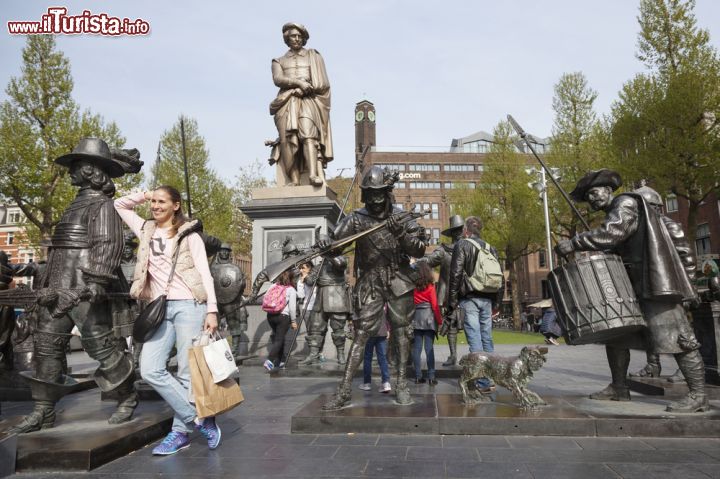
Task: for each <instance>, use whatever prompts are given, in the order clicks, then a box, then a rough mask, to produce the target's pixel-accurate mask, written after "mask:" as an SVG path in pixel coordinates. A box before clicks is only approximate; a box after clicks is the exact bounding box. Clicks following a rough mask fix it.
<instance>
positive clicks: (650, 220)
mask: <svg viewBox="0 0 720 479" xmlns="http://www.w3.org/2000/svg"><path fill="white" fill-rule="evenodd" d="M621 185H622V180H621V178H620V175H619V174H618V173H617V172H614V171H611V170H607V169H603V170H598V171H591V172H589V173H587V174H586V175H585V176H584V177H583V178H581V179H580V181H578V183H577V186H576V187H575V189H574V190H573V191H572V193H570V196H571V197H572V198H573V199H575V200H576V201H585V202H588V203H590V206H591V207H592V209H593V210H595V211H600V210H602V211H604V212H605V214H606V216H605V220H604V221H603V223H602V224H601V225H600V226H598V227H597V228H595V229H592V230H590V231H585V232H582V233H580V234H578V235H577V236H575V237H574V238H572V239H570V240H564V241H561V242H560V243H559V244H558V246H557V251H558V253H559V254H561V255H563V256H568V255H570V253H572V252H573V251H602V252H613V253H616V254H618V255H619V256H620V257H621V258H622V261H623V264H624V265H625V268H626V270H627V273H628V276H629V279H630V282H631V283H632V286H633V289H634V290H635V294H636V295H637V299H638V302H639V304H640V309H641V311H642V316H643V319H644V320H645V323H646V325H647V330H646V331H645V332H644V333H642V334H641V333H632V334H628V335H626V336H624V337H621V338H619V339H611V340H609V341H607V342H606V350H607V351H606V352H607V357H608V363H609V366H610V372H611V374H612V383H611V384H610V385H608V387H606V388H605V389H603V390H602V391H599V392H597V393H594V394H591V395H590V398H591V399H600V400H614V401H629V400H630V392H629V388H628V384H627V372H628V366H629V364H630V348H640V349H642V348H645V347H649V348H650V351H651V352H652V353H659V354H662V353H666V354H672V355H673V356H674V357H675V359H676V361H677V363H678V366H679V367H680V370H681V371H682V373H683V376H684V377H685V380H686V381H687V384H688V388H689V390H690V391H689V393H688V394H687V396H685V397H684V398H682V399H680V400H679V401H675V402H673V403H671V404H669V405H668V407H667V410H668V411H672V412H698V411H705V410H707V409H708V408H709V405H708V399H707V396H706V395H705V372H704V366H703V361H702V358H701V356H700V353H699V351H698V350H699V348H700V344H699V343H698V341H697V339H696V338H695V334H694V333H693V330H692V327H691V326H690V324H689V323H688V320H687V316H686V313H685V310H684V308H683V303H690V302H694V301H696V292H695V290H694V288H693V286H692V284H691V283H690V277H689V275H688V273H687V271H686V268H685V265H684V264H683V259H682V258H681V255H680V254H679V252H678V249H679V245H676V244H675V243H674V240H673V235H672V234H671V233H670V230H671V229H673V228H675V227H674V226H673V227H672V228H671V227H670V226H668V225H669V224H668V223H667V222H665V221H663V219H662V217H661V216H660V214H659V213H658V211H657V208H655V207H653V205H652V203H650V204H649V203H648V201H647V199H646V198H648V196H647V192H645V193H646V194H643V191H640V192H637V193H635V192H633V193H622V194H620V195H617V196H615V197H614V196H613V192H614V191H615V190H617V189H618V188H619V187H620V186H621ZM650 200H651V201H654V202H657V199H656V198H655V197H654V196H653V197H651V198H650ZM675 234H677V232H675Z"/></svg>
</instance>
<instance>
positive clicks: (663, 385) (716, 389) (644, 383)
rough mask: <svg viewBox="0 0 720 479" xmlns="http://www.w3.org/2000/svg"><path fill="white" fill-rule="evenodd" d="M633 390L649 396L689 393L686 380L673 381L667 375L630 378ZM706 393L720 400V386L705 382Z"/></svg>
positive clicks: (709, 396)
mask: <svg viewBox="0 0 720 479" xmlns="http://www.w3.org/2000/svg"><path fill="white" fill-rule="evenodd" d="M628 386H630V390H631V391H635V392H637V393H640V394H647V395H648V396H665V397H668V398H679V397H683V396H685V395H686V394H687V393H688V387H687V384H686V383H685V381H682V382H679V383H671V382H670V381H668V380H667V377H666V376H660V377H659V378H628ZM705 394H706V395H707V397H708V399H710V400H720V386H715V385H713V384H705Z"/></svg>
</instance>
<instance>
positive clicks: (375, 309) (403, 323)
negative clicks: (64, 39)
mask: <svg viewBox="0 0 720 479" xmlns="http://www.w3.org/2000/svg"><path fill="white" fill-rule="evenodd" d="M401 212H402V210H400V209H398V208H393V209H392V213H393V214H395V213H401ZM386 218H387V215H386V214H383V215H379V216H373V215H371V213H370V212H369V211H368V210H367V209H365V208H361V209H359V210H355V211H353V212H352V213H350V214H349V215H348V216H346V217H345V218H344V219H343V220H342V221H341V222H340V224H338V226H337V228H336V229H335V231H334V237H335V239H337V240H339V239H343V238H346V237H348V236H350V235H353V234H355V233H359V232H361V231H366V230H368V229H369V228H372V227H373V226H376V225H377V224H379V223H381V222H382V221H384V220H385V219H386ZM403 228H404V233H403V234H402V235H401V236H400V237H399V238H396V237H395V236H394V235H393V234H392V233H391V232H390V231H389V230H388V229H387V228H381V229H379V230H377V231H375V232H373V233H371V234H370V235H368V236H364V237H362V238H360V239H358V240H357V241H356V242H355V265H354V267H355V273H356V278H357V282H356V283H355V289H354V291H353V307H354V316H353V322H354V326H355V328H354V331H355V332H354V337H353V344H352V346H351V348H350V353H349V355H348V362H347V365H346V368H345V372H344V375H343V378H342V381H341V382H340V385H339V386H338V392H337V393H336V396H335V399H334V400H333V401H339V402H343V401H347V400H349V397H350V386H351V385H352V378H353V375H354V372H355V369H357V367H358V366H359V365H360V362H362V359H363V354H364V350H365V344H366V343H367V340H368V338H370V337H373V336H375V335H376V334H377V333H378V331H379V330H380V325H381V322H382V321H384V320H385V319H386V318H387V321H388V322H389V324H390V327H391V330H392V333H391V335H390V337H391V347H392V349H393V351H396V352H397V354H396V356H395V357H396V358H397V363H396V364H395V369H396V371H397V380H396V386H395V393H396V397H397V399H398V401H399V402H400V403H402V404H407V403H408V402H410V401H411V399H410V393H409V389H408V387H407V379H406V368H405V364H404V361H406V360H407V358H408V355H409V351H410V346H409V336H410V335H411V334H412V331H411V328H410V323H411V321H412V315H413V312H414V310H415V306H414V301H413V291H414V289H415V279H416V277H417V276H416V273H415V271H414V270H413V269H412V268H411V266H410V257H411V256H413V257H416V258H420V257H422V256H423V254H424V253H425V246H426V245H425V241H424V238H425V231H424V230H423V229H422V228H421V227H420V226H419V225H418V224H417V222H416V221H414V220H411V221H409V222H407V223H405V224H404V225H403ZM400 363H403V364H400ZM333 401H331V403H329V404H328V405H327V407H328V408H330V409H332V408H334V407H336V404H335V403H334V402H333Z"/></svg>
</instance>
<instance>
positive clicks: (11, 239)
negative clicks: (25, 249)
mask: <svg viewBox="0 0 720 479" xmlns="http://www.w3.org/2000/svg"><path fill="white" fill-rule="evenodd" d="M14 242H15V233H13V232H12V231H8V234H7V242H6V243H5V244H13V243H14Z"/></svg>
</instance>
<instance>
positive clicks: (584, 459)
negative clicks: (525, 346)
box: [3, 345, 720, 479]
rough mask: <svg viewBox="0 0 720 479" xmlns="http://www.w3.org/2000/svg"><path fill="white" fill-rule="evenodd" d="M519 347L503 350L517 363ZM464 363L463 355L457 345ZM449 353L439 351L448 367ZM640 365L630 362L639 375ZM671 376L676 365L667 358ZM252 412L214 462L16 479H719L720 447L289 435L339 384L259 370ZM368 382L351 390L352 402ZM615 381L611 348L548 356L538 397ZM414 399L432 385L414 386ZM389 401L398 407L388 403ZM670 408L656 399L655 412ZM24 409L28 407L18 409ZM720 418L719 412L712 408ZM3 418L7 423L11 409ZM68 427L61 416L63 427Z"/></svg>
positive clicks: (702, 441) (151, 460) (247, 372)
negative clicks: (305, 411)
mask: <svg viewBox="0 0 720 479" xmlns="http://www.w3.org/2000/svg"><path fill="white" fill-rule="evenodd" d="M520 347H521V346H519V345H503V346H498V347H497V352H499V353H501V354H507V355H510V354H515V353H517V351H518V350H519V349H520ZM461 348H462V349H461V352H462V353H465V352H467V346H461ZM446 357H447V347H445V346H438V347H437V348H436V358H437V361H438V362H439V363H440V362H442V361H444V360H445V358H446ZM71 358H72V359H71V362H72V363H73V365H74V370H76V371H79V370H82V369H84V368H87V369H90V368H91V367H92V363H91V362H90V361H89V360H88V359H87V358H86V357H85V356H83V353H74V354H73V355H72V356H71ZM643 364H644V353H640V352H634V353H633V357H632V364H631V370H634V369H639V368H640V367H642V366H643ZM663 367H664V371H665V372H667V373H668V374H669V373H672V372H673V371H674V370H675V365H674V363H673V361H672V358H670V357H668V358H663ZM241 373H242V376H241V385H242V388H243V392H244V394H245V402H244V403H243V404H242V405H241V406H240V407H238V408H236V409H234V410H233V411H231V412H229V413H227V414H225V415H223V416H221V417H220V418H219V420H218V423H219V425H220V426H221V428H222V431H223V441H222V444H221V445H220V447H219V448H218V449H217V450H215V451H209V450H208V449H207V445H206V443H205V441H204V440H203V439H202V438H201V437H194V438H193V442H192V445H191V447H190V448H189V449H187V450H184V451H181V452H180V453H178V454H176V455H174V456H169V457H153V456H152V455H151V449H152V446H153V445H154V444H151V445H149V446H147V447H145V448H143V449H141V450H139V451H137V452H135V453H132V454H130V455H128V456H126V457H123V458H120V459H118V460H116V461H113V462H111V463H109V464H106V465H105V466H102V467H100V468H97V469H95V470H93V471H91V472H89V473H65V474H60V473H32V474H30V473H26V474H17V475H15V476H12V477H18V478H35V477H38V478H53V477H58V478H61V477H93V478H95V477H97V478H106V479H108V478H127V479H132V478H146V477H238V478H273V477H282V478H318V477H332V478H356V477H358V478H359V477H373V478H378V479H379V478H396V479H399V478H403V477H408V478H424V477H428V478H469V477H480V478H496V477H497V478H503V479H509V478H554V479H557V478H582V479H591V478H619V477H622V478H642V479H648V478H665V477H677V478H683V479H691V478H708V477H715V478H720V438H696V439H679V438H673V437H642V438H598V437H557V436H546V437H526V436H490V435H485V436H484V435H482V431H477V433H478V435H473V436H450V435H448V436H438V435H385V434H379V435H378V434H331V435H325V434H319V435H317V434H291V433H290V424H291V417H292V415H293V414H294V413H295V412H296V411H298V410H299V409H300V408H301V407H302V406H303V405H305V404H306V403H308V402H309V401H311V400H313V399H315V398H316V397H317V396H318V394H321V393H330V392H332V391H333V390H334V387H335V385H336V383H337V378H327V377H325V378H307V377H282V378H273V377H270V376H269V375H268V374H266V373H264V372H263V369H262V368H261V367H260V366H247V367H242V368H241ZM378 379H379V378H374V380H375V384H374V385H373V386H374V387H373V391H372V392H367V393H363V392H362V391H359V390H358V389H357V385H358V384H359V381H360V379H358V378H356V380H355V383H354V385H353V386H354V388H355V391H354V394H374V395H380V393H378V392H377V380H378ZM608 382H609V371H608V368H607V364H606V359H605V352H604V348H602V347H600V346H595V345H591V346H580V347H570V346H565V345H562V346H559V347H551V349H550V352H549V354H548V362H547V364H546V365H545V366H544V368H543V369H542V370H541V371H540V372H539V373H538V374H537V375H536V377H535V379H534V380H533V381H532V383H531V386H530V387H531V389H533V390H535V391H536V392H538V393H539V394H540V395H556V394H570V395H577V394H586V393H590V392H592V391H595V390H598V389H600V388H602V387H604V386H605V385H606V384H607V383H608ZM411 388H412V389H413V392H415V393H429V392H431V388H430V386H428V385H426V384H424V385H415V384H412V385H411ZM435 391H436V392H441V393H456V392H458V388H457V380H456V379H447V378H440V384H439V385H438V386H436V387H435ZM387 400H388V401H391V400H392V398H391V397H387ZM662 402H663V401H662V400H660V399H658V403H659V404H660V403H662ZM9 405H10V406H11V407H14V408H15V409H16V410H20V409H22V408H26V407H29V404H27V405H19V403H10V404H9ZM713 406H714V407H715V408H718V407H720V404H718V401H713ZM3 410H4V411H5V412H9V410H6V409H5V408H3ZM59 420H62V416H59Z"/></svg>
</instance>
